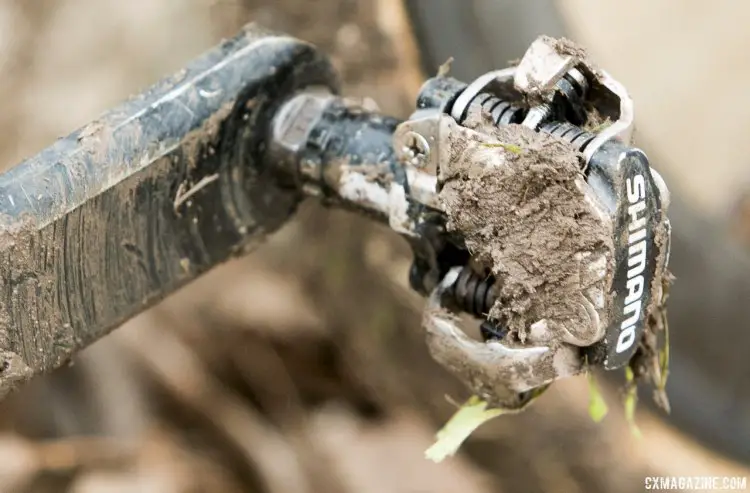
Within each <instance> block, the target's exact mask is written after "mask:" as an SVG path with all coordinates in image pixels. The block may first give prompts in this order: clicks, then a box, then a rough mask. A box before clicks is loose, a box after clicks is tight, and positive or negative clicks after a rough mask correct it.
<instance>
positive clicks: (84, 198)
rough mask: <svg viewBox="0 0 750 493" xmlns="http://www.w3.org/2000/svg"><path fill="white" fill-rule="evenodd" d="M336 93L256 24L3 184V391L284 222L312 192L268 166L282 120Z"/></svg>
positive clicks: (317, 66)
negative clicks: (271, 134)
mask: <svg viewBox="0 0 750 493" xmlns="http://www.w3.org/2000/svg"><path fill="white" fill-rule="evenodd" d="M336 84H337V83H336V78H335V76H334V72H333V70H332V68H331V66H330V65H329V63H328V61H327V59H326V58H324V57H323V56H321V55H320V54H319V53H318V52H317V51H316V50H315V49H314V48H313V47H312V46H310V45H308V44H306V43H303V42H301V41H298V40H295V39H292V38H290V37H287V36H284V35H278V34H274V33H270V32H266V31H263V30H261V29H259V28H257V27H248V28H246V29H245V30H244V31H242V32H241V33H240V34H239V35H238V36H237V37H235V38H234V39H231V40H229V41H226V42H224V43H222V44H221V45H219V46H218V47H216V48H215V49H213V50H212V51H210V52H208V53H206V54H205V55H204V56H202V57H201V58H199V59H197V60H196V61H195V62H193V63H192V64H190V65H189V66H188V67H187V68H185V69H184V70H182V71H180V72H179V73H178V74H177V75H175V76H173V77H171V78H168V79H165V80H163V81H162V82H160V83H158V84H156V85H155V86H153V87H152V88H150V89H149V90H147V91H146V92H144V93H143V94H141V95H139V96H137V97H135V98H132V99H131V100H129V101H127V102H125V103H123V104H122V105H121V106H119V107H118V108H115V109H114V110H112V111H109V112H108V113H106V114H104V115H103V116H102V117H100V118H99V119H97V120H96V121H94V122H92V123H90V124H89V125H87V126H85V127H84V128H82V129H80V130H78V131H77V132H74V133H73V134H71V135H69V136H68V137H65V138H62V139H60V140H58V141H57V142H56V143H55V144H54V145H52V146H51V147H49V148H47V149H45V150H43V151H42V152H40V153H39V154H38V155H36V156H34V157H32V158H30V159H28V160H27V161H24V162H22V163H20V164H19V165H18V166H16V167H15V168H13V169H11V170H9V171H8V172H6V173H5V174H2V175H0V395H2V394H5V393H7V391H8V390H9V389H11V388H12V387H13V386H14V384H16V383H18V382H20V381H23V380H26V379H28V378H30V377H31V376H33V375H35V374H38V373H41V372H45V371H48V370H51V369H53V368H55V367H58V366H60V365H62V364H64V363H65V362H66V361H68V360H69V359H70V358H71V356H73V355H74V353H76V352H77V351H78V350H80V349H81V348H83V347H85V346H87V345H89V344H91V343H92V342H94V341H96V340H97V339H99V338H100V337H102V336H104V335H105V334H107V333H108V332H110V331H111V330H112V329H114V328H116V327H117V326H119V325H120V324H122V323H123V322H124V321H126V320H127V319H129V318H131V317H133V316H134V315H136V314H138V313H140V312H142V311H143V310H145V309H147V308H148V307H150V306H152V305H154V304H155V303H156V302H158V301H159V300H161V299H162V298H164V297H165V296H167V295H168V294H170V293H172V292H174V291H175V290H177V289H178V288H179V287H181V286H183V285H185V284H186V283H188V282H190V281H191V280H193V279H195V278H196V277H198V276H199V275H201V274H202V273H204V272H206V271H207V270H209V269H210V268H212V267H213V266H215V265H216V264H218V263H220V262H223V261H225V260H227V259H229V258H230V257H232V256H235V255H239V254H241V253H244V252H246V251H248V250H250V249H252V248H253V247H254V246H255V245H257V244H258V243H259V242H260V241H262V240H263V239H264V238H265V237H266V236H267V235H268V234H269V233H271V232H273V231H274V230H276V229H277V228H279V227H280V226H281V225H282V224H283V223H284V222H285V221H286V220H287V219H288V218H289V217H290V216H291V215H292V213H293V211H294V210H295V207H296V206H297V204H298V202H299V201H300V199H301V198H302V196H303V195H302V193H301V192H300V191H299V190H296V189H294V188H284V187H282V186H280V185H279V184H278V183H277V180H275V179H274V173H273V172H272V170H270V169H269V168H268V167H267V166H266V163H265V161H264V158H263V156H264V146H265V143H266V129H267V128H268V123H269V122H270V121H271V118H272V116H273V114H274V112H275V111H276V109H277V108H278V106H279V104H280V102H281V101H283V100H284V99H285V98H287V97H288V96H290V95H291V94H293V93H295V92H296V91H298V90H301V89H303V88H306V87H311V86H322V87H326V88H327V89H328V90H330V91H335V90H336Z"/></svg>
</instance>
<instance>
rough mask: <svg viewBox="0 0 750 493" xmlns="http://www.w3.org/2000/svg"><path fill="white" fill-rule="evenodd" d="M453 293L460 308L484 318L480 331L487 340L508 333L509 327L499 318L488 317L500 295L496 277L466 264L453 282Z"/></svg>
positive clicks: (498, 337) (454, 300)
mask: <svg viewBox="0 0 750 493" xmlns="http://www.w3.org/2000/svg"><path fill="white" fill-rule="evenodd" d="M451 295H452V296H451V297H452V301H453V303H454V304H455V305H456V307H457V308H458V309H460V310H462V311H464V312H466V313H469V314H471V315H474V316H475V317H478V318H483V319H484V320H482V324H481V325H480V326H479V331H480V332H481V334H482V338H483V339H484V340H485V341H489V340H493V339H503V338H504V337H505V336H506V335H507V334H508V329H507V328H506V327H504V326H503V325H502V324H500V323H499V322H498V321H497V320H491V319H488V318H486V317H487V314H488V313H489V311H490V308H492V305H493V304H494V303H495V301H496V300H497V296H498V294H497V289H496V287H495V278H494V277H492V276H483V275H480V274H477V273H476V272H475V271H474V269H472V268H471V267H468V266H466V267H464V268H463V269H462V270H461V272H460V273H459V275H458V278H457V279H456V282H455V284H453V289H452V291H451Z"/></svg>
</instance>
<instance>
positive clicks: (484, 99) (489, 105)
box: [459, 92, 525, 126]
mask: <svg viewBox="0 0 750 493" xmlns="http://www.w3.org/2000/svg"><path fill="white" fill-rule="evenodd" d="M477 109H478V110H479V111H485V112H487V114H489V115H490V117H491V118H492V121H493V122H494V123H495V125H498V126H499V125H508V124H509V123H521V121H522V120H523V116H524V113H525V110H524V109H523V108H521V107H519V106H516V105H514V104H512V103H509V102H508V101H504V100H503V99H500V98H499V97H497V96H493V95H492V94H490V93H486V92H480V93H479V94H477V95H476V96H475V97H474V99H473V100H471V102H470V103H469V105H468V110H467V111H466V113H465V114H464V116H463V118H462V120H461V121H460V122H459V123H463V122H465V121H466V120H467V118H468V117H469V115H470V114H471V112H472V111H476V110H477Z"/></svg>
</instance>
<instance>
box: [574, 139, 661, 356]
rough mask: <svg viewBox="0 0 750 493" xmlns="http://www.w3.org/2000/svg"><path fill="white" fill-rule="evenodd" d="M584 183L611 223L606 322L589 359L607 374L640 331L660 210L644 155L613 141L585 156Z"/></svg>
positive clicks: (647, 303) (631, 350)
mask: <svg viewBox="0 0 750 493" xmlns="http://www.w3.org/2000/svg"><path fill="white" fill-rule="evenodd" d="M587 182H588V183H589V185H591V187H592V188H593V189H594V191H595V192H596V195H597V197H598V198H599V199H600V200H601V201H602V203H603V204H604V205H605V206H607V208H608V209H609V210H610V213H611V214H612V217H613V220H614V228H615V230H614V238H615V272H614V279H613V281H612V288H611V291H610V293H611V295H612V296H613V302H612V306H613V309H612V313H611V315H610V317H611V318H610V319H611V322H610V324H609V326H608V327H607V331H606V334H605V336H604V340H602V341H601V342H599V343H597V344H595V345H594V346H593V347H592V348H591V351H590V353H589V359H590V361H595V362H597V363H598V362H601V363H602V364H603V366H604V368H606V369H608V370H612V369H616V368H620V367H622V366H624V365H626V364H627V363H628V361H629V360H630V358H631V357H632V356H633V354H634V353H635V351H636V349H637V348H638V341H640V340H641V336H642V334H643V331H644V329H645V327H646V323H647V320H648V311H649V306H650V303H651V295H652V292H651V288H652V282H653V280H654V277H655V276H656V271H657V268H658V265H657V262H656V259H657V258H659V254H660V253H661V252H659V249H660V248H662V246H660V245H659V242H658V241H657V236H658V235H659V225H660V224H661V221H662V220H663V218H662V209H661V199H660V197H659V191H658V189H657V188H656V185H655V184H654V181H653V178H652V177H651V168H650V166H649V162H648V159H647V158H646V156H645V154H643V152H642V151H640V150H639V149H635V148H631V147H628V146H625V145H623V144H621V143H619V142H616V141H610V142H607V143H605V144H604V145H603V146H602V147H601V148H600V149H599V150H597V151H596V152H595V153H594V155H593V156H592V157H591V161H590V162H589V173H588V178H587Z"/></svg>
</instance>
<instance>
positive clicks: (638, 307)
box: [616, 174, 647, 353]
mask: <svg viewBox="0 0 750 493" xmlns="http://www.w3.org/2000/svg"><path fill="white" fill-rule="evenodd" d="M626 185H627V192H628V202H629V203H630V206H629V207H628V215H629V216H630V224H629V225H628V280H627V284H626V287H627V292H628V294H627V296H626V297H625V308H623V315H624V316H625V320H624V321H623V322H622V324H621V325H620V335H619V337H618V338H617V349H616V350H617V352H618V353H622V352H625V351H627V350H628V349H630V348H631V347H632V346H633V343H634V342H635V335H636V332H635V326H636V323H638V319H639V318H640V317H641V311H642V310H643V308H644V307H643V303H642V299H643V293H644V289H645V288H646V286H644V284H645V279H644V277H643V271H644V270H646V219H647V215H646V202H645V200H644V199H645V198H646V181H645V180H644V179H643V175H640V174H639V175H636V176H635V177H634V178H632V179H630V178H628V179H627V182H626Z"/></svg>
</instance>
